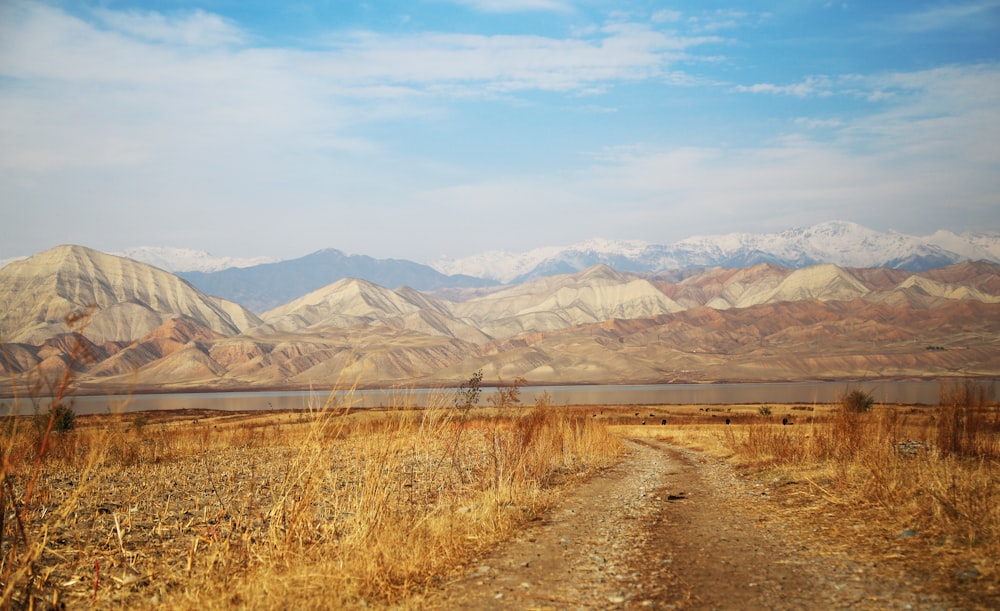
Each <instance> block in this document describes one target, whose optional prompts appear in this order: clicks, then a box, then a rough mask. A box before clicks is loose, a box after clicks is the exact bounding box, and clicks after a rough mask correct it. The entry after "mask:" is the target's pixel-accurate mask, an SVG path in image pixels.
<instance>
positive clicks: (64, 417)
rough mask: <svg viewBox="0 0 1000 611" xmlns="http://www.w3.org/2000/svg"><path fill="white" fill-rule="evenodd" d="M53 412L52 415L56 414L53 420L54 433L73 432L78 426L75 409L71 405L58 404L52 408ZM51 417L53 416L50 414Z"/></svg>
mask: <svg viewBox="0 0 1000 611" xmlns="http://www.w3.org/2000/svg"><path fill="white" fill-rule="evenodd" d="M51 410H52V413H53V414H55V416H54V417H53V419H52V430H53V431H57V432H59V433H65V432H67V431H72V430H73V427H75V426H76V413H75V412H74V411H73V407H72V406H71V405H66V404H65V403H56V404H55V405H53V406H52V407H51ZM51 415H52V414H50V416H51Z"/></svg>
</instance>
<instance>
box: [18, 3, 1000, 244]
mask: <svg viewBox="0 0 1000 611" xmlns="http://www.w3.org/2000/svg"><path fill="white" fill-rule="evenodd" d="M998 143H1000V0H990V1H973V0H955V1H950V2H920V1H913V0H907V1H889V0H887V1H879V2H826V1H816V2H813V1H809V0H778V1H775V2H743V3H739V2H716V1H698V2H695V1H690V2H627V3H619V2H604V1H602V0H577V1H574V0H411V1H408V2H374V1H371V2H349V1H329V2H320V3H314V2H294V1H292V2H278V3H276V2H240V1H236V0H224V1H218V2H187V1H182V0H177V1H164V2H143V3H138V2H117V1H111V0H105V1H101V2H50V3H42V2H27V1H21V0H3V1H2V2H0V206H2V211H3V214H2V221H3V222H2V223H0V258H5V257H13V256H19V255H26V254H32V253H34V252H38V251H40V250H43V249H45V248H49V247H51V246H54V245H57V244H62V243H75V244H83V245H86V246H90V247H93V248H98V249H101V250H105V251H115V250H121V249H125V248H128V247H133V246H143V245H147V246H174V247H187V248H197V249H201V250H207V251H209V252H211V253H213V254H215V255H218V256H255V255H264V256H272V257H279V258H290V257H296V256H301V255H304V254H307V253H309V252H313V251H315V250H318V249H321V248H328V247H333V248H339V249H341V250H345V251H347V252H352V253H361V254H369V255H372V256H377V257H398V258H408V259H413V260H418V261H432V260H434V259H436V258H438V257H440V256H442V255H448V256H454V257H459V256H464V255H469V254H474V253H478V252H482V251H485V250H494V249H504V250H509V251H518V250H527V249H530V248H535V247H539V246H547V245H568V244H571V243H574V242H577V241H580V240H584V239H587V238H592V237H602V238H609V239H634V240H644V241H648V242H654V243H670V242H673V241H676V240H679V239H682V238H685V237H688V236H692V235H705V234H718V233H729V232H733V231H749V232H761V231H778V230H783V229H787V228H790V227H796V226H804V225H810V224H813V223H817V222H821V221H826V220H849V221H855V222H858V223H861V224H863V225H866V226H869V227H871V228H873V229H878V230H883V231H884V230H889V229H893V230H897V231H901V232H905V233H912V234H920V235H922V234H927V233H930V232H933V231H934V230H937V229H950V230H953V231H956V232H962V231H966V230H983V229H986V230H998V229H1000V144H998Z"/></svg>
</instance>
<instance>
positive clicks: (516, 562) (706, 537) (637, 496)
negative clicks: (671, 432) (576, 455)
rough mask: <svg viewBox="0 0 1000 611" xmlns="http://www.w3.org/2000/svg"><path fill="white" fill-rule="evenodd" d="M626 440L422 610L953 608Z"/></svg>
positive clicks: (757, 497)
mask: <svg viewBox="0 0 1000 611" xmlns="http://www.w3.org/2000/svg"><path fill="white" fill-rule="evenodd" d="M628 444H629V451H628V456H627V457H626V459H625V460H623V461H622V462H621V463H620V464H619V465H617V466H616V467H614V468H612V469H608V470H607V471H605V472H603V473H601V474H599V475H597V476H595V477H594V478H593V479H591V480H590V481H589V482H587V483H586V484H585V485H583V486H582V487H580V488H579V489H578V490H576V491H575V492H574V493H573V494H572V495H570V496H569V497H567V498H566V499H565V500H564V501H563V502H562V503H561V504H560V505H559V506H557V507H556V508H555V509H554V510H553V511H551V512H550V513H549V514H547V515H545V516H543V517H542V518H541V519H539V520H537V521H536V522H534V523H532V524H531V525H530V527H529V528H528V529H526V530H525V531H524V532H523V533H522V534H521V536H519V537H518V538H517V539H516V540H514V541H511V542H509V543H508V544H507V545H505V546H503V547H501V548H499V549H497V550H495V551H494V552H493V553H492V554H491V555H489V556H487V557H483V558H481V559H479V560H478V561H477V562H476V563H474V565H473V566H470V567H469V570H468V573H467V575H466V576H465V577H464V578H462V579H461V580H459V581H458V582H456V583H454V584H451V585H450V586H448V587H447V588H446V589H445V590H444V591H443V593H442V594H441V596H440V597H439V598H437V599H436V600H434V601H432V604H431V605H430V607H431V608H436V609H641V608H652V609H664V608H697V609H846V608H850V609H953V608H956V605H955V604H952V603H949V601H947V600H944V599H943V598H941V597H940V596H938V595H933V594H924V593H921V592H920V588H919V587H918V586H916V585H914V580H913V579H910V578H909V577H908V576H907V574H906V573H905V572H904V571H900V570H896V569H894V568H891V567H890V568H886V567H884V566H881V565H880V564H879V563H875V562H872V561H871V560H870V556H866V558H868V560H857V559H855V558H854V557H853V556H854V555H853V554H852V553H851V549H850V546H849V545H846V546H844V545H840V546H837V545H834V544H833V543H832V542H831V541H829V540H826V539H825V538H824V537H823V536H822V535H817V534H816V533H809V532H804V531H803V528H802V527H801V525H790V524H787V523H785V522H784V521H783V520H782V519H781V517H780V513H779V514H775V512H773V511H772V509H773V508H774V504H773V500H772V499H769V498H768V494H769V493H768V492H767V489H766V487H762V486H761V485H760V484H759V483H758V484H755V483H754V482H752V481H750V480H747V479H745V478H740V477H737V475H736V474H735V473H734V472H733V471H732V470H731V469H730V468H729V467H728V466H727V465H726V464H725V463H722V462H721V461H716V460H709V459H705V458H703V457H701V456H699V455H698V454H696V453H692V452H688V451H685V450H681V449H679V448H675V447H672V446H669V445H667V444H664V443H662V442H658V441H654V440H644V441H638V440H634V441H629V442H628ZM848 543H849V542H848ZM959 608H961V605H959Z"/></svg>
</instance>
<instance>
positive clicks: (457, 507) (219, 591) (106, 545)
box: [0, 393, 620, 609]
mask: <svg viewBox="0 0 1000 611" xmlns="http://www.w3.org/2000/svg"><path fill="white" fill-rule="evenodd" d="M350 401H351V396H350V393H347V394H346V395H344V394H338V395H334V394H331V395H330V396H329V397H327V398H326V400H325V401H318V402H310V405H309V408H308V409H306V410H303V411H301V412H299V413H294V414H293V413H277V414H273V413H272V414H267V415H261V416H255V415H251V414H225V413H219V414H193V415H191V414H188V415H182V414H178V415H172V414H148V415H145V414H140V415H135V416H132V417H128V418H126V417H125V416H124V415H116V414H108V415H102V416H88V417H83V418H81V419H80V420H79V422H80V423H81V424H80V426H78V427H77V429H76V430H74V431H72V432H71V433H68V434H65V435H57V434H53V433H52V432H51V431H50V433H49V434H50V436H51V439H50V443H48V444H46V445H45V446H44V447H45V448H46V451H45V458H44V459H43V460H42V461H41V463H40V464H41V466H40V467H39V468H38V469H37V470H35V469H33V468H32V467H33V465H34V464H35V463H34V462H33V461H32V459H33V457H34V456H35V454H33V452H35V451H37V449H38V448H39V447H41V446H40V445H38V444H36V443H34V442H35V441H36V440H34V439H33V437H32V432H33V429H31V428H30V427H25V426H23V423H24V422H25V419H24V418H13V417H12V418H9V419H8V421H9V423H10V426H9V427H8V429H7V431H6V437H5V438H4V440H5V443H4V446H3V459H4V463H3V465H4V466H3V468H4V473H3V475H4V479H3V485H2V486H0V513H2V514H3V515H0V518H2V523H3V525H4V529H3V531H2V535H3V539H2V540H0V550H2V552H3V559H2V562H3V564H2V567H0V568H2V569H3V571H2V573H0V577H2V579H3V587H4V590H3V592H4V598H3V603H4V604H3V606H4V607H5V608H30V607H33V606H38V605H42V604H47V605H53V606H54V605H58V604H59V603H65V604H67V605H69V606H71V607H87V606H97V607H105V606H116V607H121V606H124V607H145V606H149V605H162V606H164V607H166V608H181V609H185V608H199V609H204V608H209V609H211V608H227V609H229V608H276V607H288V606H304V607H319V606H326V607H329V606H336V607H343V606H359V605H364V604H369V603H377V604H380V605H407V604H411V603H408V602H407V601H412V600H419V599H420V597H421V596H422V593H423V592H426V591H428V590H429V589H432V588H434V587H436V586H437V585H438V584H441V583H443V580H445V579H447V578H448V577H449V575H451V574H452V573H453V571H455V570H456V569H457V568H458V567H459V565H460V563H461V562H463V561H465V560H467V559H469V558H470V557H471V556H472V555H473V554H474V553H477V551H478V550H481V549H483V548H484V547H486V546H489V545H491V544H493V543H494V542H496V541H498V540H500V539H502V538H503V537H506V536H509V534H510V532H511V530H512V529H513V528H515V527H516V526H517V525H518V524H519V523H520V522H521V521H523V520H525V519H528V518H530V517H531V516H532V515H534V514H535V513H537V512H539V511H541V510H542V509H544V507H545V506H546V504H547V503H549V502H551V501H552V500H553V498H554V497H553V494H554V492H553V490H554V488H553V486H554V485H555V484H556V483H557V482H558V481H561V480H562V479H565V478H566V477H568V476H570V475H571V474H572V473H574V472H579V471H582V470H586V469H587V468H589V466H591V465H598V466H599V465H603V464H607V463H610V462H611V461H613V460H615V459H616V457H617V456H618V452H620V442H618V440H617V439H616V438H614V437H612V436H610V435H609V434H608V432H607V430H606V429H605V428H604V427H603V426H600V425H597V424H595V423H592V422H587V421H581V420H582V419H581V418H579V417H576V416H572V415H567V414H560V413H557V412H556V411H554V410H553V411H540V410H523V409H518V410H504V411H503V413H501V414H499V415H497V414H495V413H492V412H490V413H487V412H488V409H487V410H483V409H482V408H476V407H474V406H471V405H470V406H469V407H468V409H456V408H455V407H454V406H452V405H451V404H450V403H451V402H450V401H448V400H447V397H445V396H444V395H442V398H441V399H440V400H439V401H438V402H437V404H436V405H434V406H432V407H429V408H426V409H420V410H410V409H405V408H404V406H403V405H400V406H399V407H398V408H396V409H390V410H388V411H386V412H374V411H371V412H366V411H364V410H361V411H355V410H352V409H350V405H349V402H350ZM315 403H318V406H316V405H315ZM29 483H30V484H31V488H30V490H31V503H30V504H25V503H24V499H25V495H26V493H27V492H28V489H29V488H28V485H29Z"/></svg>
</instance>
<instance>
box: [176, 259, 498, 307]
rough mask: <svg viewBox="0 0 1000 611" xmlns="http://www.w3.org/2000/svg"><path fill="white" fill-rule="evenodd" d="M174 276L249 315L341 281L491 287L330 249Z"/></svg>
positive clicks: (427, 288) (482, 282)
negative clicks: (235, 305) (357, 280)
mask: <svg viewBox="0 0 1000 611" xmlns="http://www.w3.org/2000/svg"><path fill="white" fill-rule="evenodd" d="M178 275H179V276H180V277H182V278H184V279H186V280H187V281H189V282H190V283H191V284H193V285H194V286H196V287H198V289H200V290H201V291H202V292H205V293H208V294H210V295H218V296H219V297H223V298H225V299H228V300H230V301H235V302H236V303H239V304H242V305H243V306H245V307H247V308H249V309H250V310H252V311H254V312H266V311H268V310H271V309H274V308H276V307H278V306H280V305H282V304H285V303H288V302H290V301H292V300H294V299H297V298H298V297H301V296H303V295H305V294H307V293H310V292H312V291H315V290H317V289H320V288H323V287H324V286H327V285H330V284H332V283H334V282H336V281H338V280H342V279H344V278H363V279H365V280H368V281H369V282H372V283H374V284H378V285H381V286H387V287H399V286H410V287H413V288H415V289H417V290H420V291H432V290H435V289H440V288H447V287H478V286H486V285H488V284H490V283H489V282H488V281H485V280H481V279H478V278H472V277H469V276H462V275H455V276H446V275H444V274H442V273H441V272H439V271H437V270H435V269H433V268H431V267H429V266H427V265H421V264H419V263H414V262H412V261H405V260H401V259H374V258H372V257H368V256H362V255H347V254H344V253H342V252H341V251H339V250H335V249H328V250H321V251H319V252H315V253H312V254H310V255H306V256H305V257H301V258H299V259H292V260H289V261H280V262H277V263H266V264H263V265H254V266H251V267H243V268H230V269H225V270H221V271H217V272H179V273H178Z"/></svg>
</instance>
